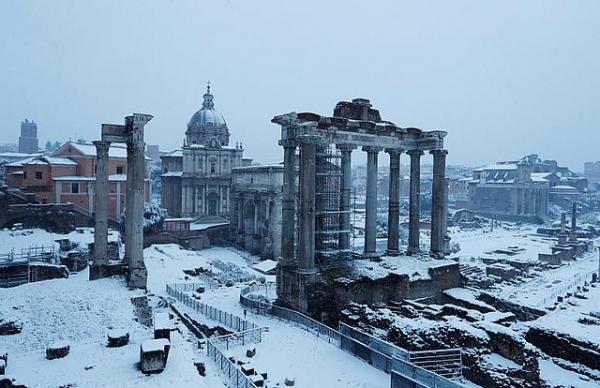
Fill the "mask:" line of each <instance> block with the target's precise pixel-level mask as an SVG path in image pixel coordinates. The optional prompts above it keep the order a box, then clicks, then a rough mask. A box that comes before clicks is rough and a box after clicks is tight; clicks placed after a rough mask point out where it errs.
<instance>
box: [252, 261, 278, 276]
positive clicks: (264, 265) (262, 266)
mask: <svg viewBox="0 0 600 388" xmlns="http://www.w3.org/2000/svg"><path fill="white" fill-rule="evenodd" d="M252 268H254V269H255V270H257V271H258V272H262V273H269V272H272V271H275V268H277V262H276V261H275V260H263V261H261V262H260V263H258V264H256V265H254V266H252Z"/></svg>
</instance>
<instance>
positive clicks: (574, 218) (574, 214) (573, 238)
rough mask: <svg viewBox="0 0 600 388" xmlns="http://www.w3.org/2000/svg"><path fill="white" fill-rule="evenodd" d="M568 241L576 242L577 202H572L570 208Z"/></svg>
mask: <svg viewBox="0 0 600 388" xmlns="http://www.w3.org/2000/svg"><path fill="white" fill-rule="evenodd" d="M569 242H573V243H576V242H577V204H576V203H575V202H573V208H572V209H571V233H569Z"/></svg>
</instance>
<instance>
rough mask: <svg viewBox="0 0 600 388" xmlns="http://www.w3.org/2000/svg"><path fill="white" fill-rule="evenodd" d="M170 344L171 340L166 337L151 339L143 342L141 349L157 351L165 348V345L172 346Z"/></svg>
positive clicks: (143, 350)
mask: <svg viewBox="0 0 600 388" xmlns="http://www.w3.org/2000/svg"><path fill="white" fill-rule="evenodd" d="M170 345H171V342H169V340H168V339H166V338H159V339H149V340H146V341H144V342H142V345H141V348H140V349H141V351H142V352H144V353H146V352H157V351H160V350H164V349H165V346H170Z"/></svg>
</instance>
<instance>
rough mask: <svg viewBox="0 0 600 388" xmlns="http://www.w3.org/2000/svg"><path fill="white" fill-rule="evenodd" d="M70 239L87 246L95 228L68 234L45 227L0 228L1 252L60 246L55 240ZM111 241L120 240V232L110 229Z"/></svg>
mask: <svg viewBox="0 0 600 388" xmlns="http://www.w3.org/2000/svg"><path fill="white" fill-rule="evenodd" d="M59 239H69V240H71V242H76V243H79V245H80V246H83V247H86V248H87V244H89V243H92V242H94V229H93V228H77V229H76V230H75V231H73V232H70V233H67V234H56V233H50V232H46V231H45V230H43V229H26V230H19V231H14V232H13V231H10V230H0V246H1V247H2V248H0V249H1V251H0V253H7V252H9V251H10V250H11V249H14V250H15V252H20V251H21V249H29V248H30V247H33V246H41V245H44V246H50V247H56V248H58V243H56V242H55V241H54V240H59ZM108 240H109V241H119V233H118V232H115V231H109V235H108Z"/></svg>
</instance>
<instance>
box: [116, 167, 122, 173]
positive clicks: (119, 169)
mask: <svg viewBox="0 0 600 388" xmlns="http://www.w3.org/2000/svg"><path fill="white" fill-rule="evenodd" d="M122 174H123V166H117V175H122Z"/></svg>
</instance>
